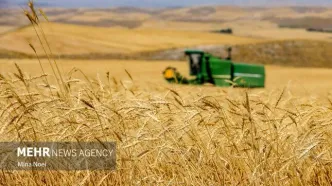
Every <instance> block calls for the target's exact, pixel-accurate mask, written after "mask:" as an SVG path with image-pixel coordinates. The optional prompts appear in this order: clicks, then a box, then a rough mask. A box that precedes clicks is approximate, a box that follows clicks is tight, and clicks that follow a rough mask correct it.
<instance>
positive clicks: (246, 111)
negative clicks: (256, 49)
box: [0, 8, 332, 186]
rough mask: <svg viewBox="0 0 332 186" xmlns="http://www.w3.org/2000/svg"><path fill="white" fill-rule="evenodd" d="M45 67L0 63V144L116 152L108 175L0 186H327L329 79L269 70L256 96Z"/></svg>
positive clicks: (81, 64) (131, 68)
mask: <svg viewBox="0 0 332 186" xmlns="http://www.w3.org/2000/svg"><path fill="white" fill-rule="evenodd" d="M32 11H33V8H32ZM28 15H29V16H30V17H29V16H28V18H29V19H30V20H32V21H31V22H32V24H33V25H34V26H40V25H38V24H37V22H34V20H33V19H34V18H33V17H31V14H28ZM69 27H70V26H68V30H70V29H69ZM37 28H38V27H37ZM61 28H66V27H61ZM68 30H67V31H66V32H67V33H68ZM38 31H40V32H38V33H42V31H41V30H38ZM107 31H109V30H107ZM107 31H106V30H105V32H107ZM78 32H84V30H80V31H75V33H72V35H71V36H73V37H74V35H75V34H78V36H77V37H83V36H80V35H79V33H78ZM122 32H123V33H124V35H126V31H123V30H122V31H121V33H122ZM164 32H167V31H160V32H159V33H164ZM22 33H25V32H22ZM22 33H19V34H18V35H16V36H17V37H24V38H25V37H26V36H27V35H25V34H22ZM46 33H48V32H46ZM100 33H102V31H100ZM32 34H33V32H32V33H30V35H29V36H28V38H30V37H31V38H32ZM131 34H133V33H131ZM152 35H153V34H152ZM187 35H188V37H191V35H190V34H189V33H188V34H187ZM41 37H42V39H41V40H39V42H40V44H43V42H45V41H46V40H45V37H44V36H43V34H41ZM91 37H98V36H91ZM179 37H180V36H179ZM202 37H205V36H202ZM206 37H207V38H210V35H207V36H206ZM211 37H212V36H211ZM220 37H223V36H220ZM236 38H238V37H236ZM112 39H114V38H112ZM213 39H214V36H213V37H212V38H211V41H212V40H213ZM233 39H234V38H233ZM87 40H88V39H87ZM166 40H167V39H165V38H164V41H163V42H165V41H166ZM184 40H185V41H179V43H180V44H194V43H188V42H187V40H186V39H184ZM239 40H240V41H239V42H248V41H249V40H248V39H245V40H244V41H243V40H242V39H239ZM7 41H9V40H7ZM14 41H15V40H14ZM14 41H13V42H14ZM190 41H193V42H196V41H195V39H193V40H190ZM209 41H210V40H209ZM255 41H256V40H255ZM29 42H30V41H28V43H29ZM31 42H32V43H30V44H31V45H30V50H32V51H33V52H36V53H37V54H39V53H42V51H40V48H38V47H34V46H35V45H37V44H36V43H33V42H36V41H32V40H31ZM51 42H52V40H51ZM128 42H129V41H128ZM132 42H133V41H132ZM146 42H147V41H146ZM150 42H153V41H150ZM155 42H157V43H158V42H160V41H155ZM197 42H198V41H197ZM199 42H201V41H199ZM143 43H144V42H143ZM44 44H45V48H46V49H45V53H47V52H50V53H51V51H50V50H49V48H48V47H49V45H48V44H47V42H45V43H44ZM80 44H81V43H80ZM80 44H79V45H80ZM141 44H142V43H141ZM154 44H155V45H157V44H156V43H154ZM171 45H173V44H171ZM21 46H23V43H21ZM157 46H158V45H157ZM123 47H128V45H124V46H123ZM135 47H138V48H139V45H134V48H132V50H138V49H137V48H135ZM140 47H141V48H139V49H140V50H141V49H142V48H143V49H149V47H151V46H144V47H142V46H140ZM120 48H121V47H120ZM17 50H24V51H25V50H28V49H27V48H23V47H22V48H20V49H17ZM56 50H57V49H55V51H56ZM78 50H79V48H78ZM37 51H38V52H37ZM47 56H48V58H46V59H41V60H39V58H38V59H30V60H29V59H21V60H19V59H14V60H13V59H11V60H8V59H2V60H0V123H1V125H0V135H1V141H60V142H61V141H62V142H64V141H115V142H116V143H117V168H116V170H115V171H5V170H2V171H1V174H0V185H121V186H122V185H174V186H178V185H330V184H331V180H332V179H331V177H332V168H331V167H332V166H331V163H332V157H331V156H332V155H331V154H332V151H331V149H332V141H331V137H330V136H331V134H332V133H331V132H332V128H331V121H332V112H331V110H332V97H331V96H332V95H331V93H332V85H331V83H330V80H331V76H332V73H331V72H332V70H331V69H325V68H291V67H280V66H270V65H268V66H266V71H267V79H266V84H267V86H266V88H263V89H243V88H233V87H229V88H219V87H213V86H210V85H204V86H182V85H172V84H167V83H166V82H165V81H164V80H163V78H162V70H163V69H164V68H165V67H167V66H175V67H177V68H178V70H179V71H180V72H182V73H183V74H185V75H188V69H187V68H188V66H187V64H186V63H185V62H183V61H138V60H134V61H128V60H61V59H56V58H55V59H53V58H52V57H50V56H51V55H47Z"/></svg>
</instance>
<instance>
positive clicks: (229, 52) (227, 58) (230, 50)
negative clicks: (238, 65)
mask: <svg viewBox="0 0 332 186" xmlns="http://www.w3.org/2000/svg"><path fill="white" fill-rule="evenodd" d="M227 55H228V56H227V57H226V60H230V61H231V60H232V47H228V48H227Z"/></svg>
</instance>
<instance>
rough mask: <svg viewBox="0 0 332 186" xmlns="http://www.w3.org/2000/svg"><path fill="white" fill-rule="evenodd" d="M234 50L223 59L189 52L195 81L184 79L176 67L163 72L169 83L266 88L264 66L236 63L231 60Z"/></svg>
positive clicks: (190, 65) (201, 52) (229, 50)
mask: <svg viewBox="0 0 332 186" xmlns="http://www.w3.org/2000/svg"><path fill="white" fill-rule="evenodd" d="M231 51H232V49H231V48H229V49H228V57H227V58H225V59H221V58H219V57H215V56H213V55H211V54H209V53H206V52H204V51H200V50H187V51H185V54H186V56H188V58H189V69H190V75H191V76H196V78H194V79H187V78H185V77H183V76H182V75H181V74H180V73H179V72H178V71H177V70H176V68H174V67H167V68H166V70H165V71H164V72H163V74H164V78H165V79H166V80H167V81H168V82H169V83H177V84H194V85H202V84H205V83H211V84H213V85H216V86H219V87H228V86H235V87H247V88H258V87H264V86H265V68H264V66H263V65H253V64H244V63H234V62H232V59H231Z"/></svg>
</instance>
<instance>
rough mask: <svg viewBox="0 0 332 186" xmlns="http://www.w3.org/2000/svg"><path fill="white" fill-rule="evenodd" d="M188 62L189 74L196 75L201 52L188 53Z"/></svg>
mask: <svg viewBox="0 0 332 186" xmlns="http://www.w3.org/2000/svg"><path fill="white" fill-rule="evenodd" d="M189 63H190V74H191V75H197V74H198V73H199V72H200V70H201V63H202V54H190V55H189Z"/></svg>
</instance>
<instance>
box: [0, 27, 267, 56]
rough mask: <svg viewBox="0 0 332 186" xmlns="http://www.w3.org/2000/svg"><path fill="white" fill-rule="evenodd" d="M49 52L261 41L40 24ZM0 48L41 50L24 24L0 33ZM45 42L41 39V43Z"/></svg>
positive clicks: (122, 51) (122, 50)
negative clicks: (13, 29) (47, 42)
mask: <svg viewBox="0 0 332 186" xmlns="http://www.w3.org/2000/svg"><path fill="white" fill-rule="evenodd" d="M42 28H43V30H44V32H45V34H46V35H47V38H48V41H49V43H50V45H51V48H52V49H53V52H54V53H55V54H58V55H66V54H67V55H69V54H90V53H112V54H126V53H137V52H147V51H155V50H162V49H170V48H179V47H187V46H195V45H211V44H219V45H220V44H223V45H230V44H245V43H255V42H260V41H261V40H258V39H252V38H244V37H238V36H230V35H222V34H215V33H206V32H186V31H171V30H162V29H126V28H101V27H99V28H96V27H91V26H77V25H68V24H59V23H51V24H42ZM0 42H1V43H2V45H1V46H0V49H3V50H9V51H13V52H20V53H25V54H33V50H32V49H31V48H30V46H29V43H31V44H32V45H33V46H34V47H35V48H36V50H37V51H40V52H41V51H43V50H42V47H41V45H40V44H39V41H38V38H37V36H36V33H35V31H34V29H33V28H32V27H31V26H29V27H24V28H22V29H18V30H15V31H12V32H9V33H7V34H4V35H2V36H0ZM44 43H45V42H44Z"/></svg>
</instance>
